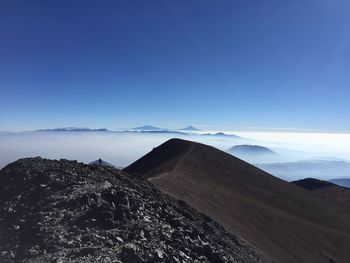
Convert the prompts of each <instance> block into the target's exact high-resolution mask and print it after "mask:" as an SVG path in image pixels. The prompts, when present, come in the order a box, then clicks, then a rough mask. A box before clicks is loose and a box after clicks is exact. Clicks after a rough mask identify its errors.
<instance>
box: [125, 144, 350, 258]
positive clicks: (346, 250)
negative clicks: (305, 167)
mask: <svg viewBox="0 0 350 263" xmlns="http://www.w3.org/2000/svg"><path fill="white" fill-rule="evenodd" d="M173 149H176V150H175V151H174V150H173ZM159 159H161V160H162V162H160V161H158V162H156V161H154V160H159ZM125 171H127V172H129V173H132V174H138V175H142V176H144V177H147V178H148V179H149V181H151V182H152V183H153V184H154V185H156V186H157V187H158V188H159V189H161V190H162V191H163V192H166V193H169V194H171V195H173V196H175V197H177V198H179V199H182V200H185V201H186V202H188V203H189V204H190V205H192V206H193V207H195V208H197V209H199V210H200V211H202V212H204V213H206V214H207V215H209V216H211V217H212V218H214V219H215V220H216V221H218V222H219V223H221V224H222V225H223V226H225V228H226V229H228V230H229V231H231V232H232V233H238V234H239V235H241V236H242V237H243V238H244V239H245V240H247V241H249V242H250V243H251V244H253V245H255V246H256V247H258V248H260V249H262V250H263V251H264V252H265V254H266V258H265V259H266V261H269V260H274V261H275V262H332V260H333V261H334V262H347V261H348V259H349V257H350V217H349V215H348V214H346V213H344V211H343V209H342V208H341V207H339V206H337V205H335V204H334V203H333V202H331V201H328V200H323V199H321V198H320V197H319V196H317V195H314V194H312V192H309V191H306V190H304V189H302V188H300V187H298V186H296V185H293V184H291V183H287V182H285V181H282V180H280V179H278V178H276V177H273V176H271V175H269V174H267V173H266V172H264V171H262V170H260V169H258V168H256V167H254V166H252V165H250V164H248V163H246V162H244V161H242V160H240V159H237V158H235V157H233V156H231V155H229V154H227V153H224V152H222V151H219V150H217V149H215V148H213V147H209V146H206V145H203V144H199V143H194V142H189V141H184V140H179V139H172V140H169V141H167V142H166V143H164V144H163V145H161V146H159V147H157V148H155V149H153V151H152V152H150V153H149V154H147V155H145V156H144V157H142V158H141V159H140V160H138V161H136V162H135V163H134V164H132V165H130V166H129V167H127V168H126V169H125Z"/></svg>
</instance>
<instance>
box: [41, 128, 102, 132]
mask: <svg viewBox="0 0 350 263" xmlns="http://www.w3.org/2000/svg"><path fill="white" fill-rule="evenodd" d="M38 131H54V132H91V131H94V132H95V131H98V132H106V131H109V130H108V129H106V128H99V129H90V128H77V127H67V128H54V129H41V130H38Z"/></svg>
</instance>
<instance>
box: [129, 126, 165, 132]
mask: <svg viewBox="0 0 350 263" xmlns="http://www.w3.org/2000/svg"><path fill="white" fill-rule="evenodd" d="M129 130H131V131H135V130H136V131H166V130H167V129H163V128H159V127H156V126H152V125H143V126H139V127H135V128H131V129H129Z"/></svg>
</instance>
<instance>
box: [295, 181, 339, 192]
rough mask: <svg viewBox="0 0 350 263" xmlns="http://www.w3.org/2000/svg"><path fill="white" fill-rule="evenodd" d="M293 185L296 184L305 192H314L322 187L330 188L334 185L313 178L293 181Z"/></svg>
mask: <svg viewBox="0 0 350 263" xmlns="http://www.w3.org/2000/svg"><path fill="white" fill-rule="evenodd" d="M292 183H293V184H296V185H298V186H301V187H303V188H305V189H307V190H310V191H314V190H317V189H320V188H323V187H332V186H335V185H334V184H332V183H330V182H327V181H322V180H318V179H315V178H305V179H301V180H298V181H293V182H292Z"/></svg>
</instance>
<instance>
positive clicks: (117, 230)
mask: <svg viewBox="0 0 350 263" xmlns="http://www.w3.org/2000/svg"><path fill="white" fill-rule="evenodd" d="M260 261H261V260H260V257H259V256H258V254H257V253H256V252H254V251H253V250H252V249H250V248H249V247H248V246H247V245H246V244H245V243H244V242H243V241H241V240H240V239H238V238H237V237H235V236H233V235H231V234H229V233H227V232H226V231H225V230H224V229H223V228H222V227H221V226H220V225H218V224H217V223H216V222H214V221H213V220H211V219H210V218H209V217H207V216H204V215H202V214H200V213H198V212H196V211H195V210H194V209H192V208H191V207H189V206H188V205H187V204H186V203H184V202H183V201H177V200H175V199H173V198H170V197H169V196H167V195H164V194H162V193H160V192H159V191H158V190H156V189H155V188H154V187H153V186H152V185H151V184H150V183H148V182H147V181H146V180H143V179H141V178H135V177H131V176H129V175H127V174H125V173H124V172H121V171H120V170H117V169H114V168H112V167H105V166H101V167H100V166H89V165H84V164H82V163H78V162H74V161H67V160H60V161H53V160H45V159H41V158H28V159H21V160H18V161H16V162H14V163H12V164H9V165H7V166H6V167H4V168H3V169H2V170H1V171H0V262H56V263H59V262H260Z"/></svg>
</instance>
